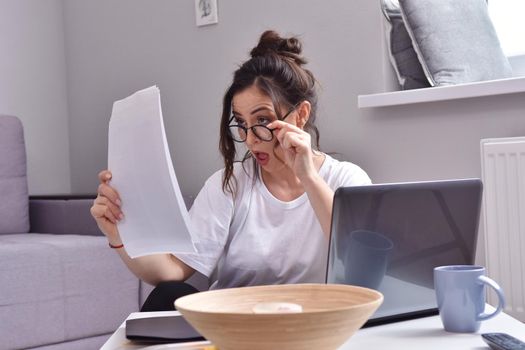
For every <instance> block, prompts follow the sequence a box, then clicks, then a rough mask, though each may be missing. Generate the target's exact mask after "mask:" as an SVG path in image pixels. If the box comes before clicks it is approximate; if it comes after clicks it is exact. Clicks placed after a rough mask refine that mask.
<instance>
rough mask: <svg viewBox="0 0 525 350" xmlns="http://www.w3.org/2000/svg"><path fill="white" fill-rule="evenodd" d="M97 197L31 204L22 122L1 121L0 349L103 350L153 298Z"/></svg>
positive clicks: (199, 280)
mask: <svg viewBox="0 0 525 350" xmlns="http://www.w3.org/2000/svg"><path fill="white" fill-rule="evenodd" d="M94 176H96V174H94ZM93 198H94V196H91V197H89V196H87V197H86V196H81V197H79V196H77V197H75V196H67V197H61V196H48V197H31V198H29V196H28V193H27V177H26V154H25V146H24V136H23V128H22V124H21V122H20V120H19V119H18V118H16V117H10V116H0V349H46V350H47V349H98V348H100V346H101V345H102V344H103V343H104V342H105V341H106V340H107V338H108V337H109V336H110V335H111V333H112V332H113V331H114V330H115V329H116V328H117V327H118V326H119V325H120V324H121V323H122V322H123V320H124V319H125V318H126V316H127V315H128V314H129V313H130V312H134V311H138V310H139V308H140V305H142V303H143V301H144V299H145V297H147V295H148V294H149V291H150V290H151V286H149V285H146V284H145V283H142V282H141V281H139V280H138V279H137V278H136V277H135V276H134V275H133V274H131V273H130V272H129V271H128V270H127V268H126V266H125V265H124V263H123V262H122V261H121V260H120V258H119V257H118V255H117V254H116V253H115V252H114V251H113V250H112V249H110V248H109V247H108V243H107V240H106V238H105V237H103V235H102V233H101V232H100V231H99V229H98V227H97V225H96V223H95V221H94V220H93V219H92V218H91V216H90V213H89V208H90V206H91V204H92V202H93ZM193 280H194V283H193V284H194V285H196V286H197V287H198V288H200V289H202V288H205V283H206V282H205V280H204V279H203V278H202V276H196V277H194V278H193Z"/></svg>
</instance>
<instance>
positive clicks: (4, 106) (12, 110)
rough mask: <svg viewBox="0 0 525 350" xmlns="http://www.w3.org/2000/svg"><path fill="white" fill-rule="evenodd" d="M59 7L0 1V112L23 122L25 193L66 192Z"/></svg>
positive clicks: (55, 0)
mask: <svg viewBox="0 0 525 350" xmlns="http://www.w3.org/2000/svg"><path fill="white" fill-rule="evenodd" d="M62 16H63V8H62V1H60V0H45V1H42V0H0V52H1V54H0V114H10V115H16V116H18V117H19V118H20V119H21V120H22V123H23V125H24V131H25V140H26V151H27V160H28V181H29V193H30V194H58V193H70V191H71V183H70V166H69V132H68V110H67V95H66V85H65V84H66V76H65V74H66V69H65V64H66V62H65V51H64V28H63V20H62Z"/></svg>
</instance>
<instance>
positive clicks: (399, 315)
mask: <svg viewBox="0 0 525 350" xmlns="http://www.w3.org/2000/svg"><path fill="white" fill-rule="evenodd" d="M481 197H482V183H481V181H480V180H479V179H463V180H446V181H429V182H414V183H396V184H378V185H369V186H356V187H341V188H339V189H338V190H337V191H336V192H335V196H334V203H333V212H332V225H331V236H330V246H329V249H330V250H329V254H328V264H327V276H326V282H327V283H339V284H341V283H342V284H351V285H359V286H364V287H368V288H372V289H376V290H378V291H380V292H381V293H383V295H384V301H383V304H382V305H381V306H380V307H379V309H378V310H377V311H376V312H375V313H374V315H372V317H371V318H370V319H369V320H368V322H367V323H366V324H365V326H373V325H379V324H384V323H390V322H397V321H400V320H406V319H411V318H417V317H424V316H429V315H435V314H437V313H438V310H437V304H436V297H435V294H434V285H433V269H434V267H436V266H442V265H456V264H473V263H474V259H475V253H476V242H477V230H478V223H479V213H480V207H481Z"/></svg>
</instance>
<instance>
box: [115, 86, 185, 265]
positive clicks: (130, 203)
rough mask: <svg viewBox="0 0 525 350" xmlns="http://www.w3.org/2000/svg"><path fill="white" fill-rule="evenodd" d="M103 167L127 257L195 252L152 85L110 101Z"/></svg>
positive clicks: (155, 90) (157, 98) (158, 99)
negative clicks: (118, 205)
mask: <svg viewBox="0 0 525 350" xmlns="http://www.w3.org/2000/svg"><path fill="white" fill-rule="evenodd" d="M108 168H109V170H110V171H111V172H112V173H113V178H112V180H111V186H113V187H114V188H115V189H116V190H117V191H118V193H119V194H120V198H121V200H122V211H123V213H124V219H123V220H122V221H121V222H120V223H119V224H118V230H119V232H120V236H121V238H122V242H123V243H124V245H125V247H126V251H127V253H128V254H129V255H130V256H131V257H138V256H143V255H149V254H156V253H185V252H195V247H194V245H193V242H192V239H191V233H190V231H191V229H190V221H189V216H188V211H187V209H186V206H185V204H184V200H183V198H182V194H181V192H180V188H179V183H178V181H177V177H176V176H175V171H174V169H173V165H172V163H171V157H170V153H169V149H168V144H167V141H166V133H165V131H164V122H163V120H162V110H161V106H160V93H159V89H158V88H157V87H156V86H152V87H150V88H147V89H144V90H141V91H138V92H136V93H134V94H133V95H131V96H129V97H127V98H125V99H123V100H120V101H117V102H115V103H114V104H113V111H112V113H111V120H110V122H109V147H108Z"/></svg>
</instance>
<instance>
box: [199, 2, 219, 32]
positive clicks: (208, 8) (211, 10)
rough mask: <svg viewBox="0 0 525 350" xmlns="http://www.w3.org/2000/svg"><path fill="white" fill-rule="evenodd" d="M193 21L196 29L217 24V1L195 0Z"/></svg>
mask: <svg viewBox="0 0 525 350" xmlns="http://www.w3.org/2000/svg"><path fill="white" fill-rule="evenodd" d="M195 21H196V24H197V27H201V26H207V25H210V24H216V23H218V22H219V16H218V11H217V0H195Z"/></svg>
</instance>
